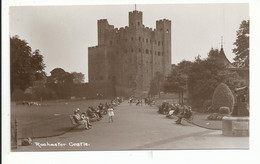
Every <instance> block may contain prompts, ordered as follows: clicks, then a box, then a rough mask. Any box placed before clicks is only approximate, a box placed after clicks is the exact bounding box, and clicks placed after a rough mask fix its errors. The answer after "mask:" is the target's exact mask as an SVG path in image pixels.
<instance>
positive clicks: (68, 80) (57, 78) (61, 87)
mask: <svg viewBox="0 0 260 164" xmlns="http://www.w3.org/2000/svg"><path fill="white" fill-rule="evenodd" d="M73 78H74V76H73V75H72V74H70V73H68V72H66V71H64V70H63V69H62V68H55V69H53V70H52V71H51V76H49V77H48V78H47V83H46V85H47V87H48V88H50V89H52V90H53V91H55V92H56V95H57V97H58V98H69V97H70V96H71V90H72V87H73Z"/></svg>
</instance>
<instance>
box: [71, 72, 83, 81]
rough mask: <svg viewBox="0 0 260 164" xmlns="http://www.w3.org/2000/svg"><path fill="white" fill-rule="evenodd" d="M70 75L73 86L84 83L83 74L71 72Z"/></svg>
mask: <svg viewBox="0 0 260 164" xmlns="http://www.w3.org/2000/svg"><path fill="white" fill-rule="evenodd" d="M71 74H72V75H73V82H74V83H75V84H80V83H84V82H85V76H84V74H83V73H81V72H80V73H77V72H72V73H71Z"/></svg>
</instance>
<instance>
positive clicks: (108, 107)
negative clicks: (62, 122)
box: [73, 98, 122, 129]
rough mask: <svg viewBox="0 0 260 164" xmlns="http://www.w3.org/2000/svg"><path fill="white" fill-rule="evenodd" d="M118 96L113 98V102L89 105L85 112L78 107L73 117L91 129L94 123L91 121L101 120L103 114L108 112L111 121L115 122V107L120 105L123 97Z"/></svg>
mask: <svg viewBox="0 0 260 164" xmlns="http://www.w3.org/2000/svg"><path fill="white" fill-rule="evenodd" d="M119 99H120V98H116V99H114V100H111V103H105V104H102V103H99V105H98V106H97V108H94V107H93V106H89V107H88V109H87V110H86V111H84V112H82V113H81V112H80V109H79V108H77V109H76V110H74V115H73V119H74V120H75V122H76V123H77V124H80V125H84V126H85V129H91V128H92V124H91V123H90V122H91V120H94V119H95V120H97V121H99V120H101V119H102V118H103V115H106V114H108V116H109V121H108V122H109V123H110V122H113V121H114V120H113V117H114V115H115V114H114V107H116V106H117V105H119V104H120V103H121V102H122V99H120V100H119Z"/></svg>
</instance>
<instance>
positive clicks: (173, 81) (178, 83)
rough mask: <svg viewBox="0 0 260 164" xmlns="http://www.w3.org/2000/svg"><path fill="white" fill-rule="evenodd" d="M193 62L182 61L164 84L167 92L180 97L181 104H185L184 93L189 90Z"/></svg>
mask: <svg viewBox="0 0 260 164" xmlns="http://www.w3.org/2000/svg"><path fill="white" fill-rule="evenodd" d="M191 65H192V62H190V61H185V60H184V61H181V62H180V63H179V64H178V65H176V66H175V67H174V69H172V71H171V73H170V75H169V76H168V77H167V79H166V81H165V83H164V91H165V92H175V93H178V95H179V103H181V104H183V102H184V98H183V93H184V92H185V91H186V90H187V80H188V73H189V71H190V67H191Z"/></svg>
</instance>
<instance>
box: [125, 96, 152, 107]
mask: <svg viewBox="0 0 260 164" xmlns="http://www.w3.org/2000/svg"><path fill="white" fill-rule="evenodd" d="M128 103H129V104H130V105H132V104H133V103H135V105H136V106H138V105H141V106H142V105H143V104H145V105H150V106H152V105H154V104H155V101H154V99H153V98H150V97H146V98H141V99H140V98H135V97H134V96H131V97H130V98H129V101H128Z"/></svg>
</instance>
